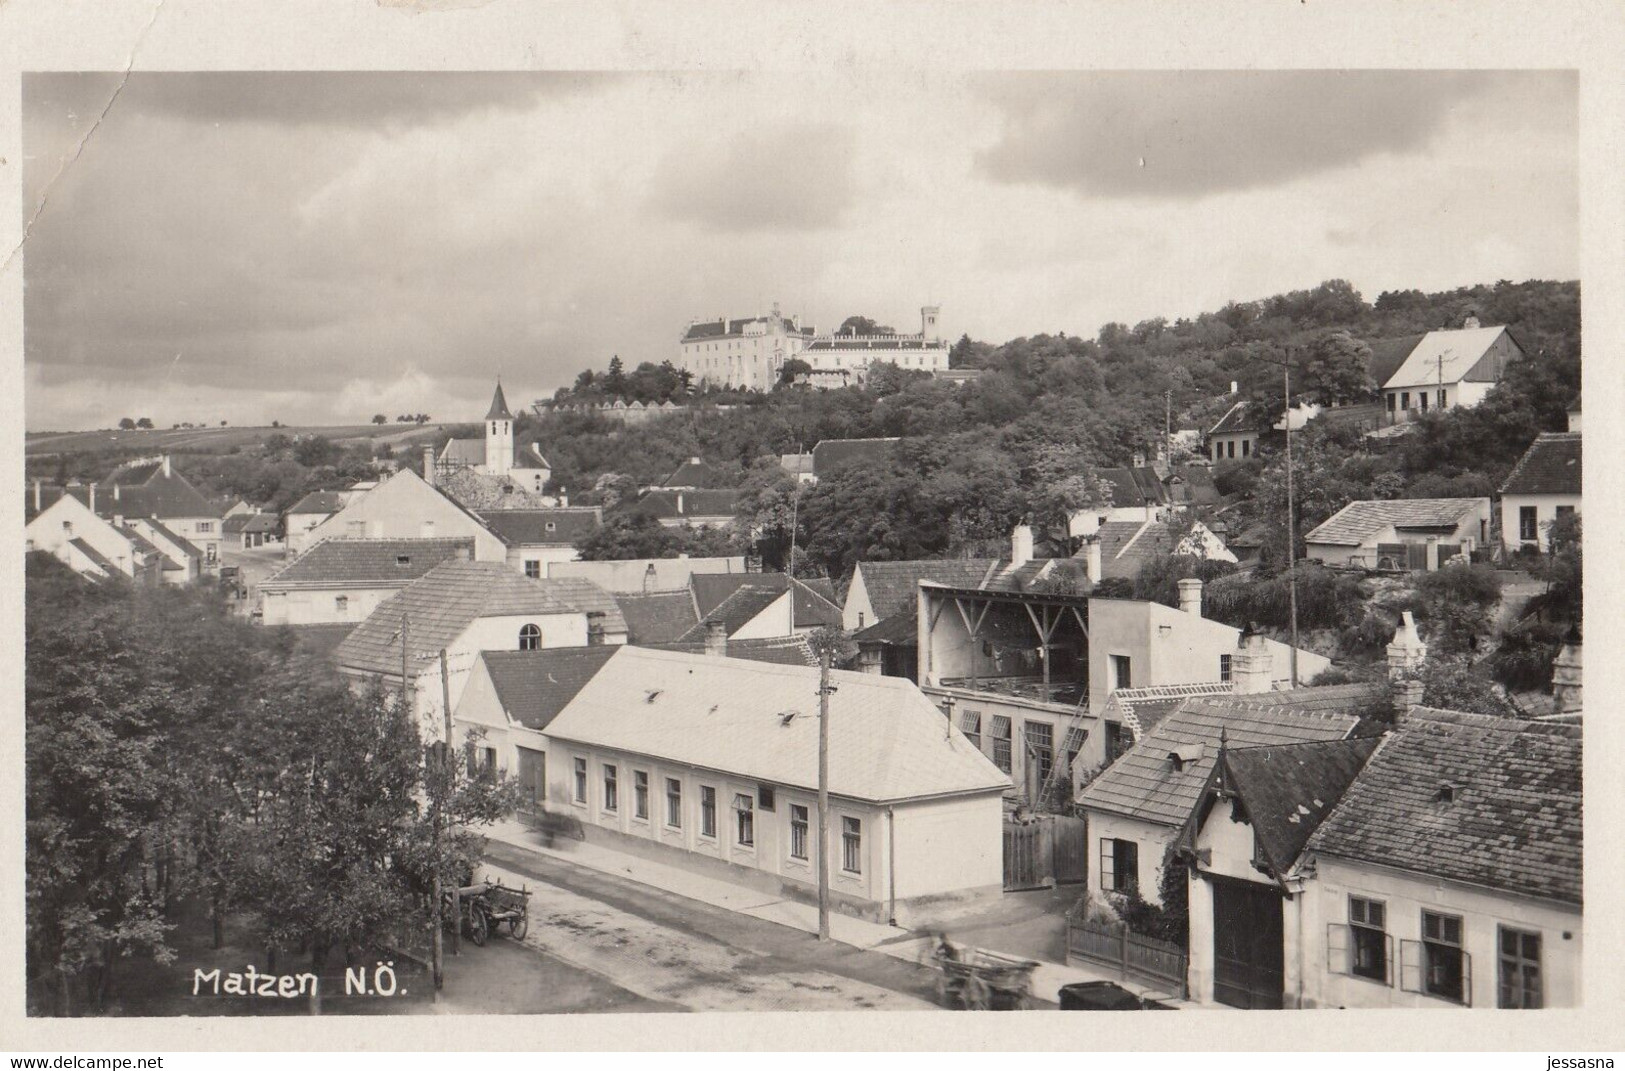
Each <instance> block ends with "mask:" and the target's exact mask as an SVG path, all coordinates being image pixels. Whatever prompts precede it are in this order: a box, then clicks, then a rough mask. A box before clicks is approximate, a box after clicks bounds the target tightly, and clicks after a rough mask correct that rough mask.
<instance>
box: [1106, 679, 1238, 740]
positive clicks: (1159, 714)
mask: <svg viewBox="0 0 1625 1071" xmlns="http://www.w3.org/2000/svg"><path fill="white" fill-rule="evenodd" d="M1235 689H1236V685H1235V682H1234V681H1202V682H1200V683H1196V684H1153V685H1150V686H1148V687H1145V688H1118V689H1117V690H1116V691H1114V692H1112V694H1111V695H1110V696H1109V697H1108V698H1107V709H1108V711H1110V710H1112V709H1115V710H1116V712H1117V714H1118V716H1119V717H1120V718H1121V719H1122V723H1123V724H1124V725H1125V726H1127V727H1128V728H1129V729H1130V730H1131V731H1132V732H1133V733H1134V738H1135V739H1136V740H1138V739H1140V738H1141V737H1143V736H1145V735H1146V734H1147V733H1149V732H1150V731H1151V730H1153V729H1155V728H1156V727H1157V726H1158V724H1160V723H1161V722H1162V719H1164V718H1166V717H1167V716H1168V715H1170V714H1172V713H1173V712H1174V711H1175V710H1177V709H1179V705H1180V704H1181V703H1183V702H1184V701H1185V700H1187V699H1190V698H1191V697H1193V696H1220V695H1229V694H1230V693H1231V692H1233V691H1235Z"/></svg>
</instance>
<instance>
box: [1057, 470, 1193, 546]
mask: <svg viewBox="0 0 1625 1071" xmlns="http://www.w3.org/2000/svg"><path fill="white" fill-rule="evenodd" d="M1134 460H1135V462H1136V464H1133V465H1129V466H1127V467H1126V468H1104V469H1096V470H1095V476H1096V478H1098V479H1099V480H1100V481H1101V482H1102V484H1103V485H1104V486H1105V489H1106V492H1107V495H1108V496H1109V497H1108V500H1107V502H1106V503H1104V504H1102V505H1099V506H1095V507H1091V508H1089V509H1083V510H1077V511H1075V512H1074V513H1073V514H1072V515H1071V516H1070V517H1069V518H1067V534H1069V535H1071V536H1072V537H1073V538H1074V539H1076V538H1080V537H1082V538H1087V537H1089V536H1092V535H1094V534H1095V533H1096V532H1098V531H1099V530H1100V527H1101V525H1104V524H1112V523H1131V522H1132V523H1141V524H1143V523H1145V522H1146V521H1154V520H1156V519H1157V518H1158V517H1159V516H1161V514H1162V512H1163V511H1164V509H1165V508H1166V507H1167V505H1168V488H1167V487H1166V486H1164V484H1163V482H1162V477H1161V476H1160V475H1158V474H1157V470H1156V469H1155V468H1153V467H1151V466H1150V465H1147V464H1146V463H1145V459H1144V458H1143V457H1136V458H1135V459H1134Z"/></svg>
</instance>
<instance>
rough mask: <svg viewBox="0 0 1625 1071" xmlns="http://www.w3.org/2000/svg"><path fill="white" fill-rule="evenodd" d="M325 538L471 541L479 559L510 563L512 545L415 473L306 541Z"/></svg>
mask: <svg viewBox="0 0 1625 1071" xmlns="http://www.w3.org/2000/svg"><path fill="white" fill-rule="evenodd" d="M290 531H291V529H290ZM324 539H471V540H473V541H474V560H475V561H481V562H506V561H507V560H508V546H507V544H506V543H504V542H503V541H502V539H501V537H499V536H498V535H497V534H496V533H495V532H493V531H491V529H490V528H489V527H488V526H487V525H486V523H485V522H484V521H483V520H482V519H481V518H480V517H479V516H478V515H477V514H475V513H474V512H472V511H471V510H469V509H467V508H466V507H464V506H462V505H460V504H459V503H457V502H456V501H454V500H452V499H451V498H448V497H447V496H446V495H443V494H441V493H440V491H438V490H437V489H436V488H435V486H434V485H433V484H431V483H428V482H426V481H425V480H424V479H423V478H422V477H421V476H419V475H418V474H417V473H415V472H413V471H412V470H411V469H402V470H401V471H400V472H397V473H396V474H395V475H393V476H391V477H390V478H389V479H387V480H385V481H383V482H382V483H380V484H379V485H378V486H377V487H375V488H373V489H372V490H371V491H368V492H366V493H365V494H363V495H361V496H360V497H359V498H356V499H355V500H354V501H352V502H350V503H348V504H347V505H345V506H343V507H342V508H340V509H339V510H338V512H336V513H334V514H333V515H331V516H330V517H328V518H327V519H326V520H325V521H323V522H322V523H321V524H319V525H317V526H316V527H315V528H312V529H310V531H309V532H307V533H306V535H305V538H304V540H303V542H304V543H305V544H306V545H315V544H316V543H319V542H321V541H322V540H324ZM290 543H291V536H290ZM290 549H291V548H290ZM516 572H517V570H516Z"/></svg>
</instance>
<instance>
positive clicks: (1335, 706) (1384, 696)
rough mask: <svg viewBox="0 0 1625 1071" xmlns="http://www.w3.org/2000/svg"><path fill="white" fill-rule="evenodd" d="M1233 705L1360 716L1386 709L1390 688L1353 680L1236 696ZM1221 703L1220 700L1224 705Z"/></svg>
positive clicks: (1381, 684)
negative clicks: (1375, 709) (1348, 682)
mask: <svg viewBox="0 0 1625 1071" xmlns="http://www.w3.org/2000/svg"><path fill="white" fill-rule="evenodd" d="M1233 698H1234V700H1235V701H1236V702H1237V703H1241V704H1243V705H1250V706H1261V707H1291V708H1292V709H1293V710H1332V711H1338V712H1341V713H1344V714H1354V715H1363V714H1367V713H1369V712H1370V711H1371V710H1373V709H1374V708H1376V707H1379V706H1381V707H1383V708H1384V709H1386V708H1387V706H1388V704H1389V702H1390V686H1389V685H1388V684H1387V683H1385V682H1383V681H1354V682H1352V683H1350V684H1307V685H1304V686H1303V687H1301V688H1276V689H1273V690H1271V691H1268V692H1255V693H1238V694H1236V695H1235V696H1234V697H1233ZM1224 701H1225V700H1221V702H1224Z"/></svg>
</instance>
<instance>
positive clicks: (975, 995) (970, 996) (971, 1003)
mask: <svg viewBox="0 0 1625 1071" xmlns="http://www.w3.org/2000/svg"><path fill="white" fill-rule="evenodd" d="M959 996H960V999H961V1000H963V1001H964V1002H965V1010H966V1011H987V1010H988V1008H990V1007H991V1006H992V996H993V993H992V991H991V990H990V989H988V987H987V983H986V982H984V981H982V980H981V979H980V978H978V977H976V976H975V975H974V974H973V975H971V976H970V977H968V978H966V979H965V988H964V989H963V990H961V991H960V994H959Z"/></svg>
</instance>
